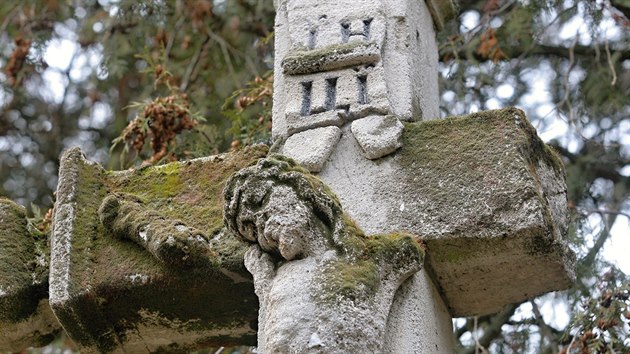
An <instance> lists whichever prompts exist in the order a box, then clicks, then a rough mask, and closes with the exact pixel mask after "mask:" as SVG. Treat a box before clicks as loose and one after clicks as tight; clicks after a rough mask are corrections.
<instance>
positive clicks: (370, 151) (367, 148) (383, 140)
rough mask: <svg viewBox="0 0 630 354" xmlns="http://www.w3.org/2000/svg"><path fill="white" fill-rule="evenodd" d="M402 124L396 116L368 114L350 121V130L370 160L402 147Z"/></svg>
mask: <svg viewBox="0 0 630 354" xmlns="http://www.w3.org/2000/svg"><path fill="white" fill-rule="evenodd" d="M403 128H404V126H403V124H402V123H401V122H400V121H399V120H398V118H396V116H369V117H365V118H363V119H359V120H355V121H354V122H352V125H351V130H352V134H353V135H354V137H355V138H356V139H357V142H358V143H359V145H360V146H361V149H362V150H363V155H364V156H365V157H367V158H368V159H370V160H374V159H378V158H380V157H383V156H385V155H389V154H391V153H392V152H394V151H396V150H397V149H399V148H401V147H402V133H403Z"/></svg>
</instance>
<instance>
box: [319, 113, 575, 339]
mask: <svg viewBox="0 0 630 354" xmlns="http://www.w3.org/2000/svg"><path fill="white" fill-rule="evenodd" d="M403 143H404V146H403V148H402V149H400V150H399V151H398V152H397V153H396V154H394V155H390V156H387V157H385V158H383V159H379V160H375V161H368V160H365V159H364V158H363V157H362V156H361V153H360V151H361V148H360V147H359V146H358V144H357V142H356V141H354V139H341V141H340V143H339V146H338V147H337V149H335V151H334V152H333V154H332V155H331V157H330V159H329V163H328V164H327V165H326V166H325V167H324V169H323V170H322V171H321V173H320V177H321V178H322V179H323V180H324V182H326V183H327V184H328V185H329V186H330V187H331V188H332V189H333V190H334V191H335V193H336V194H337V195H338V196H339V198H340V199H341V202H342V203H343V205H344V206H345V208H346V210H347V211H348V213H349V214H350V215H351V216H352V217H353V218H354V219H355V220H356V221H357V222H358V224H359V225H361V226H362V227H363V228H364V229H365V230H366V232H368V233H379V232H380V233H382V232H390V231H393V230H406V231H409V232H412V233H414V234H417V235H420V236H421V237H422V238H423V239H424V240H425V241H426V242H427V245H428V252H427V262H428V263H427V266H428V268H429V269H430V270H431V272H432V273H433V274H434V276H435V279H436V281H437V283H438V286H439V288H440V291H441V292H442V293H443V294H444V297H445V300H446V303H447V305H448V307H449V309H450V312H451V314H452V315H454V316H470V315H481V314H488V313H492V312H495V311H498V310H500V309H501V308H502V307H503V306H504V305H506V304H508V303H512V302H517V301H522V300H524V299H527V298H530V297H533V296H536V295H539V294H542V293H545V292H548V291H552V290H560V289H564V288H567V287H569V286H570V285H571V282H572V279H573V277H574V274H573V258H574V256H573V254H572V252H571V251H570V250H569V249H568V248H567V246H566V240H565V234H566V226H567V207H566V186H565V181H564V178H565V177H564V169H563V166H562V163H561V161H560V160H559V159H558V157H557V156H556V155H555V154H554V153H553V151H551V150H550V149H549V148H548V147H547V146H546V145H545V144H544V143H543V142H542V141H541V140H540V139H539V138H538V136H537V135H536V132H535V130H534V128H533V127H532V126H531V125H530V124H529V122H528V121H527V119H526V117H525V116H524V114H523V112H522V111H520V110H518V109H515V108H507V109H504V110H497V111H488V112H482V113H476V114H472V115H470V116H465V117H454V118H448V119H444V120H435V121H429V122H421V123H413V124H407V125H406V127H405V131H404V134H403ZM427 350H428V349H427Z"/></svg>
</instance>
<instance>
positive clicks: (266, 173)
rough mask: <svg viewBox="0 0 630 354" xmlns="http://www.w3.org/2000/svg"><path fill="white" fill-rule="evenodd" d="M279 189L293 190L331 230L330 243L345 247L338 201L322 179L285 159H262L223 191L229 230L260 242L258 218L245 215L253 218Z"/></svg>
mask: <svg viewBox="0 0 630 354" xmlns="http://www.w3.org/2000/svg"><path fill="white" fill-rule="evenodd" d="M279 185H282V186H287V187H290V188H292V189H293V190H294V191H295V193H296V195H297V196H298V198H300V199H301V200H303V201H304V202H306V204H307V205H308V206H309V207H310V208H311V210H312V211H313V213H314V214H315V215H316V216H317V218H318V219H320V220H321V221H322V223H323V224H324V225H326V227H327V228H329V230H330V231H331V232H330V233H329V235H331V236H332V239H330V240H329V241H331V243H332V244H333V245H340V244H341V242H340V241H341V238H344V236H345V232H344V231H345V221H344V218H343V210H342V209H341V204H340V203H339V200H338V199H337V197H336V196H335V195H334V193H333V192H332V191H331V190H330V189H329V188H328V187H327V186H326V185H325V184H324V183H323V182H321V181H320V180H319V179H318V178H316V177H315V176H313V175H311V174H309V172H308V171H306V170H305V169H303V168H302V167H299V166H298V165H297V163H296V162H295V161H293V160H292V159H289V158H287V157H284V156H281V155H272V156H270V157H267V158H264V159H260V160H258V163H256V165H253V166H250V167H247V168H244V169H242V170H240V171H239V172H237V173H235V174H234V175H232V177H231V178H230V179H229V181H228V182H227V184H226V186H225V189H224V191H223V195H224V198H225V204H224V208H223V221H224V223H225V225H226V226H227V228H228V229H229V230H230V231H231V232H233V233H234V234H235V235H237V236H238V237H239V238H241V239H243V240H245V241H249V242H256V241H257V239H258V235H257V232H258V231H257V228H256V225H254V223H253V220H254V218H253V217H252V218H251V220H243V215H246V216H253V215H254V214H255V213H256V211H258V210H260V208H262V207H263V206H264V205H265V203H266V200H267V199H268V196H269V194H270V193H271V190H272V189H273V188H275V187H277V186H279ZM245 219H249V218H247V217H246V218H245Z"/></svg>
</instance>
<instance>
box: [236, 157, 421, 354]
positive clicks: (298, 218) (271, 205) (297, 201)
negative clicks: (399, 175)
mask: <svg viewBox="0 0 630 354" xmlns="http://www.w3.org/2000/svg"><path fill="white" fill-rule="evenodd" d="M225 201H226V208H225V213H224V214H225V220H226V225H228V227H229V229H230V230H231V231H232V232H234V233H235V234H237V235H239V236H240V237H241V238H242V239H243V240H246V241H249V242H252V246H250V249H249V250H248V251H247V253H246V255H245V265H246V267H247V269H248V270H249V271H250V272H251V273H252V275H253V276H254V285H255V290H256V294H257V295H258V298H259V300H260V311H259V324H260V326H259V330H258V350H259V351H260V352H261V353H379V352H383V343H384V340H385V333H386V324H387V321H388V317H389V314H390V306H391V304H392V301H393V298H394V294H395V292H396V290H397V289H398V288H399V286H400V285H401V284H402V282H403V281H404V280H405V279H407V278H408V277H409V276H410V275H412V274H413V273H415V272H417V271H418V270H419V269H420V266H421V263H422V257H423V254H424V251H423V248H422V246H421V244H420V243H419V242H418V240H417V239H416V238H414V237H413V236H410V235H405V234H390V235H375V236H366V235H365V234H363V232H362V231H361V230H360V229H359V228H358V227H357V226H356V225H355V224H354V222H352V221H351V220H350V219H349V218H348V217H347V216H346V215H345V214H344V213H343V211H342V209H341V205H340V204H339V201H338V200H337V198H336V197H335V195H334V194H333V193H332V192H331V191H330V190H329V189H328V188H327V187H326V186H325V185H324V184H323V183H322V182H321V181H319V180H318V179H317V178H315V177H313V176H311V175H309V174H308V173H306V171H305V170H303V169H301V168H299V167H297V165H295V163H294V162H292V161H290V160H287V159H285V158H282V157H279V156H278V157H271V158H267V159H263V160H260V161H259V162H258V163H257V164H256V166H252V167H249V168H246V169H244V170H241V171H239V172H238V173H236V174H235V175H234V177H233V178H232V179H231V180H230V182H228V184H227V186H226V189H225Z"/></svg>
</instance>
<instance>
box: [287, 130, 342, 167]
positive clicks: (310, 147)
mask: <svg viewBox="0 0 630 354" xmlns="http://www.w3.org/2000/svg"><path fill="white" fill-rule="evenodd" d="M340 137H341V130H340V129H339V128H337V127H324V128H317V129H311V130H307V131H305V132H301V133H298V134H295V135H292V136H291V137H290V138H289V139H287V141H286V143H285V144H284V147H283V148H282V154H284V155H286V156H288V157H290V158H292V159H294V160H296V161H297V162H298V163H300V164H301V165H302V166H304V167H305V168H306V169H308V170H309V171H311V172H319V171H320V170H321V169H322V167H323V166H324V163H325V162H326V160H327V159H328V156H330V153H331V152H332V151H333V149H334V148H335V145H337V142H338V141H339V138H340Z"/></svg>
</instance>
